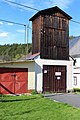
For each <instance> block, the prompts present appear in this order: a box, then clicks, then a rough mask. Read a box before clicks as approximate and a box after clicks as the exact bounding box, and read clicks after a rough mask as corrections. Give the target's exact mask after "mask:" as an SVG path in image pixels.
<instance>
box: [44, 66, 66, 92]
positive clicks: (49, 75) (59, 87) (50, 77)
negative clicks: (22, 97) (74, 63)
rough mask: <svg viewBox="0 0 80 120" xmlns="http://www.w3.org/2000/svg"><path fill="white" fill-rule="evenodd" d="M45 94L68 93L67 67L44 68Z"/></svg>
mask: <svg viewBox="0 0 80 120" xmlns="http://www.w3.org/2000/svg"><path fill="white" fill-rule="evenodd" d="M43 92H66V66H52V65H44V66H43Z"/></svg>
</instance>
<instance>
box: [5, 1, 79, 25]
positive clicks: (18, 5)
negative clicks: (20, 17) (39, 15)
mask: <svg viewBox="0 0 80 120" xmlns="http://www.w3.org/2000/svg"><path fill="white" fill-rule="evenodd" d="M4 1H6V2H9V3H12V4H15V5H18V6H22V7H26V8H29V9H32V10H36V11H40V10H38V9H36V8H33V7H30V6H26V5H23V4H19V3H16V2H12V1H9V0H4ZM50 2H51V1H50ZM70 21H71V22H74V23H77V24H80V22H78V21H75V20H70Z"/></svg>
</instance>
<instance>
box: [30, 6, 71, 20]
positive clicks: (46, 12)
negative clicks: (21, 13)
mask: <svg viewBox="0 0 80 120" xmlns="http://www.w3.org/2000/svg"><path fill="white" fill-rule="evenodd" d="M56 12H60V13H61V14H63V15H64V16H65V17H67V19H69V20H70V19H72V17H71V16H69V15H68V14H67V13H65V12H64V11H63V10H61V9H60V8H59V7H57V6H55V7H52V8H48V9H44V10H41V11H39V12H37V13H36V14H35V15H34V16H33V17H31V18H30V19H29V20H30V21H33V20H35V19H36V18H37V17H39V16H40V15H51V14H53V13H56Z"/></svg>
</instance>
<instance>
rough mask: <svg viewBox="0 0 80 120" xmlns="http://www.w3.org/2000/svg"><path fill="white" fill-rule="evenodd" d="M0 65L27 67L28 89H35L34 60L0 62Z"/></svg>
mask: <svg viewBox="0 0 80 120" xmlns="http://www.w3.org/2000/svg"><path fill="white" fill-rule="evenodd" d="M0 67H9V68H28V90H33V89H35V62H34V61H30V62H13V63H2V64H1V63H0Z"/></svg>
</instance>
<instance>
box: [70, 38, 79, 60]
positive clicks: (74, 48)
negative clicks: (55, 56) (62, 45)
mask: <svg viewBox="0 0 80 120" xmlns="http://www.w3.org/2000/svg"><path fill="white" fill-rule="evenodd" d="M69 54H70V55H71V56H72V57H73V58H78V57H80V36H78V37H75V38H74V39H72V40H70V42H69Z"/></svg>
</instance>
